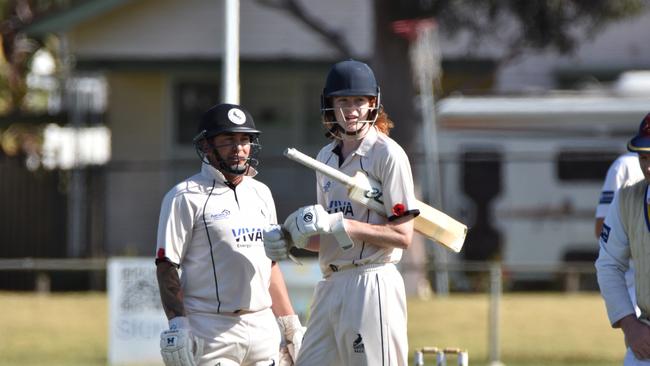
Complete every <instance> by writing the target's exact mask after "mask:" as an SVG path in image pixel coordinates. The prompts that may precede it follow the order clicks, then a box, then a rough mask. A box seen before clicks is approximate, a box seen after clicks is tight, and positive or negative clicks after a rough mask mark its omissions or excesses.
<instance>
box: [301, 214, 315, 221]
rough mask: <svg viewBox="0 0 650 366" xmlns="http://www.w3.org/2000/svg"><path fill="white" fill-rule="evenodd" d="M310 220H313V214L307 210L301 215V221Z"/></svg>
mask: <svg viewBox="0 0 650 366" xmlns="http://www.w3.org/2000/svg"><path fill="white" fill-rule="evenodd" d="M312 220H314V214H312V213H311V212H307V213H306V214H304V215H303V216H302V221H304V222H307V223H310V222H312Z"/></svg>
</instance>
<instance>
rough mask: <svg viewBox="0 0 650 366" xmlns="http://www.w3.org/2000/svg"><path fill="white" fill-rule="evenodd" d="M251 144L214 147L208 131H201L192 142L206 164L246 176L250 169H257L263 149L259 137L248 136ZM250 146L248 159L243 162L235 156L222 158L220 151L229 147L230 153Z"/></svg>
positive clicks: (229, 144) (226, 171) (230, 144)
mask: <svg viewBox="0 0 650 366" xmlns="http://www.w3.org/2000/svg"><path fill="white" fill-rule="evenodd" d="M248 136H249V138H250V142H248V143H228V144H223V145H214V144H213V143H212V141H210V139H209V138H208V137H207V131H205V130H204V131H201V132H200V133H199V134H198V135H196V136H195V137H194V139H193V140H192V142H193V144H194V149H195V150H196V154H197V155H198V156H199V159H201V162H203V163H204V164H209V165H212V166H213V167H214V168H215V169H218V170H220V171H222V172H225V173H229V174H232V175H246V174H247V173H248V170H249V168H250V167H256V166H257V165H258V164H259V160H257V155H258V154H259V152H260V150H261V149H262V145H260V143H259V137H258V136H257V135H253V134H251V135H248ZM240 145H241V146H249V147H250V149H249V154H248V157H247V158H246V159H245V160H244V161H243V162H241V161H239V158H237V157H236V156H235V155H234V154H231V155H228V156H225V157H223V156H221V154H220V153H219V149H222V148H224V147H227V148H228V150H229V151H237V147H238V146H240Z"/></svg>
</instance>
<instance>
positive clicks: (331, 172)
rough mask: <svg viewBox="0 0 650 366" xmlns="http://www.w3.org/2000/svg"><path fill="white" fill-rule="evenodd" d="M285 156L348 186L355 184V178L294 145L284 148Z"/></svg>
mask: <svg viewBox="0 0 650 366" xmlns="http://www.w3.org/2000/svg"><path fill="white" fill-rule="evenodd" d="M284 156H286V157H287V158H289V159H291V160H293V161H295V162H297V163H300V164H302V165H304V166H306V167H307V168H310V169H313V170H315V171H317V172H320V173H322V174H324V175H326V176H328V177H330V178H332V179H334V180H337V181H339V182H341V183H343V184H345V185H346V186H347V187H351V186H353V185H354V180H353V179H352V177H350V176H349V175H347V174H345V173H342V172H340V171H338V170H336V169H334V168H332V167H331V166H329V165H327V164H324V163H321V162H320V161H318V160H316V159H314V158H312V157H311V156H308V155H305V154H303V153H301V152H300V151H298V150H296V149H294V148H292V147H289V148H287V149H286V150H284Z"/></svg>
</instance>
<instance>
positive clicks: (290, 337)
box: [278, 315, 307, 362]
mask: <svg viewBox="0 0 650 366" xmlns="http://www.w3.org/2000/svg"><path fill="white" fill-rule="evenodd" d="M278 325H279V326H280V333H281V334H282V343H281V348H280V358H281V359H282V358H283V356H285V357H284V358H285V359H286V355H285V354H284V353H283V350H282V348H284V347H285V346H286V348H287V351H288V352H289V355H290V356H291V359H292V360H293V362H296V359H298V352H300V347H301V346H302V337H303V336H304V335H305V331H307V328H305V327H303V326H302V324H300V318H298V315H285V316H280V317H278Z"/></svg>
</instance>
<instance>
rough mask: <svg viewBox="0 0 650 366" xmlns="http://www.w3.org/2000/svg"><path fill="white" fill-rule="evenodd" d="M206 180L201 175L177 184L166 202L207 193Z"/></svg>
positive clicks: (169, 192)
mask: <svg viewBox="0 0 650 366" xmlns="http://www.w3.org/2000/svg"><path fill="white" fill-rule="evenodd" d="M205 186H206V179H205V177H204V176H203V175H202V174H201V173H197V174H194V175H193V176H191V177H189V178H187V179H185V180H183V181H181V182H179V183H176V185H174V186H173V187H172V188H171V189H170V190H169V191H167V194H165V198H164V199H165V200H174V199H177V198H179V197H183V196H185V195H188V194H197V193H201V192H203V191H205Z"/></svg>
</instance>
